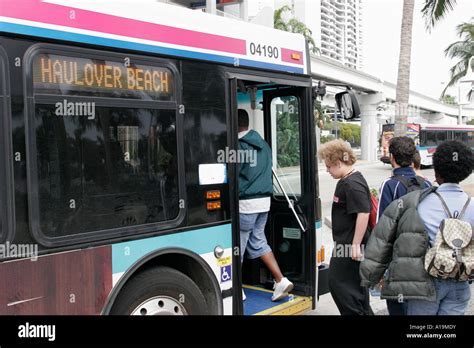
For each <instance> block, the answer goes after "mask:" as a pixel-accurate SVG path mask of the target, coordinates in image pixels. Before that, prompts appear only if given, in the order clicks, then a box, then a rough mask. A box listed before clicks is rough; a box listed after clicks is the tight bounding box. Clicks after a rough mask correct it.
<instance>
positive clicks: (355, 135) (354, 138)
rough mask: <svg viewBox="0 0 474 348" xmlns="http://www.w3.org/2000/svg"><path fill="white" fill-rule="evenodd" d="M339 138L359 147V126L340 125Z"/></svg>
mask: <svg viewBox="0 0 474 348" xmlns="http://www.w3.org/2000/svg"><path fill="white" fill-rule="evenodd" d="M339 137H340V138H341V139H343V140H347V141H348V142H350V143H352V144H356V145H357V146H358V145H360V126H358V125H356V124H350V123H340V124H339Z"/></svg>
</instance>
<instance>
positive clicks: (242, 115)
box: [238, 109, 293, 301]
mask: <svg viewBox="0 0 474 348" xmlns="http://www.w3.org/2000/svg"><path fill="white" fill-rule="evenodd" d="M238 117H239V119H238V125H239V151H240V152H241V153H243V154H244V156H241V157H243V158H246V159H253V161H248V162H245V163H240V171H239V213H240V247H241V253H240V254H241V260H242V261H243V260H244V253H245V251H247V257H249V258H251V259H256V258H260V259H261V260H262V261H263V263H264V264H265V265H266V266H267V267H268V269H269V270H270V272H271V273H272V275H273V277H274V278H275V285H274V287H273V289H274V292H273V296H272V301H278V300H281V299H283V298H285V297H286V296H287V295H288V292H290V291H291V290H292V289H293V283H292V282H290V281H289V280H288V278H286V277H284V276H283V274H282V273H281V270H280V267H278V263H277V261H276V259H275V256H274V255H273V252H272V250H271V249H270V246H269V245H268V243H267V239H266V237H265V225H266V223H267V218H268V212H269V211H270V197H271V195H272V193H273V182H272V151H271V149H270V147H269V146H268V144H267V143H266V142H265V140H263V139H262V137H261V136H260V135H259V134H258V133H257V132H256V131H254V130H249V129H248V128H249V115H248V114H247V111H245V110H243V109H239V111H238ZM243 298H244V300H245V294H243Z"/></svg>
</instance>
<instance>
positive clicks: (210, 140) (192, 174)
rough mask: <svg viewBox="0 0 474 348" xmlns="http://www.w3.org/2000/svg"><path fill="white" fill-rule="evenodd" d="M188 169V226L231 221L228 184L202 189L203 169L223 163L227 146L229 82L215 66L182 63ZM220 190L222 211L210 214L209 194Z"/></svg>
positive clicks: (185, 157) (206, 186)
mask: <svg viewBox="0 0 474 348" xmlns="http://www.w3.org/2000/svg"><path fill="white" fill-rule="evenodd" d="M182 86H183V105H184V108H185V114H184V121H183V124H184V132H183V133H184V139H183V141H184V161H185V163H184V166H185V172H186V194H187V200H188V202H187V206H188V208H189V209H188V225H189V226H193V225H200V224H202V223H212V222H219V221H223V220H227V219H230V208H229V194H228V187H229V186H228V184H227V183H226V182H224V183H222V182H216V183H214V184H209V185H201V184H200V181H201V179H203V178H200V177H199V166H200V165H204V164H213V163H214V164H215V163H221V164H222V165H223V166H224V165H225V163H224V162H225V158H224V156H221V157H220V156H219V155H222V154H224V153H225V149H226V147H227V146H228V145H227V123H226V121H227V120H226V98H225V79H224V73H223V71H222V68H220V67H219V66H217V65H215V64H207V63H197V62H188V61H183V62H182ZM211 190H220V192H221V199H220V201H221V204H222V205H221V209H219V210H215V211H208V210H207V207H206V204H207V200H206V191H211Z"/></svg>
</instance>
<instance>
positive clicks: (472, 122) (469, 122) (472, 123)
mask: <svg viewBox="0 0 474 348" xmlns="http://www.w3.org/2000/svg"><path fill="white" fill-rule="evenodd" d="M466 124H468V125H470V126H474V119H472V120H470V121H468V122H467V123H466Z"/></svg>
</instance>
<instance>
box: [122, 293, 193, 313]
mask: <svg viewBox="0 0 474 348" xmlns="http://www.w3.org/2000/svg"><path fill="white" fill-rule="evenodd" d="M187 314H188V313H187V312H186V309H185V308H184V306H183V305H182V303H180V302H179V301H177V300H176V299H174V298H172V297H169V296H155V297H152V298H149V299H147V300H145V301H143V302H142V303H141V304H140V305H138V306H137V307H136V308H135V309H134V310H133V311H132V314H131V315H187Z"/></svg>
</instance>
